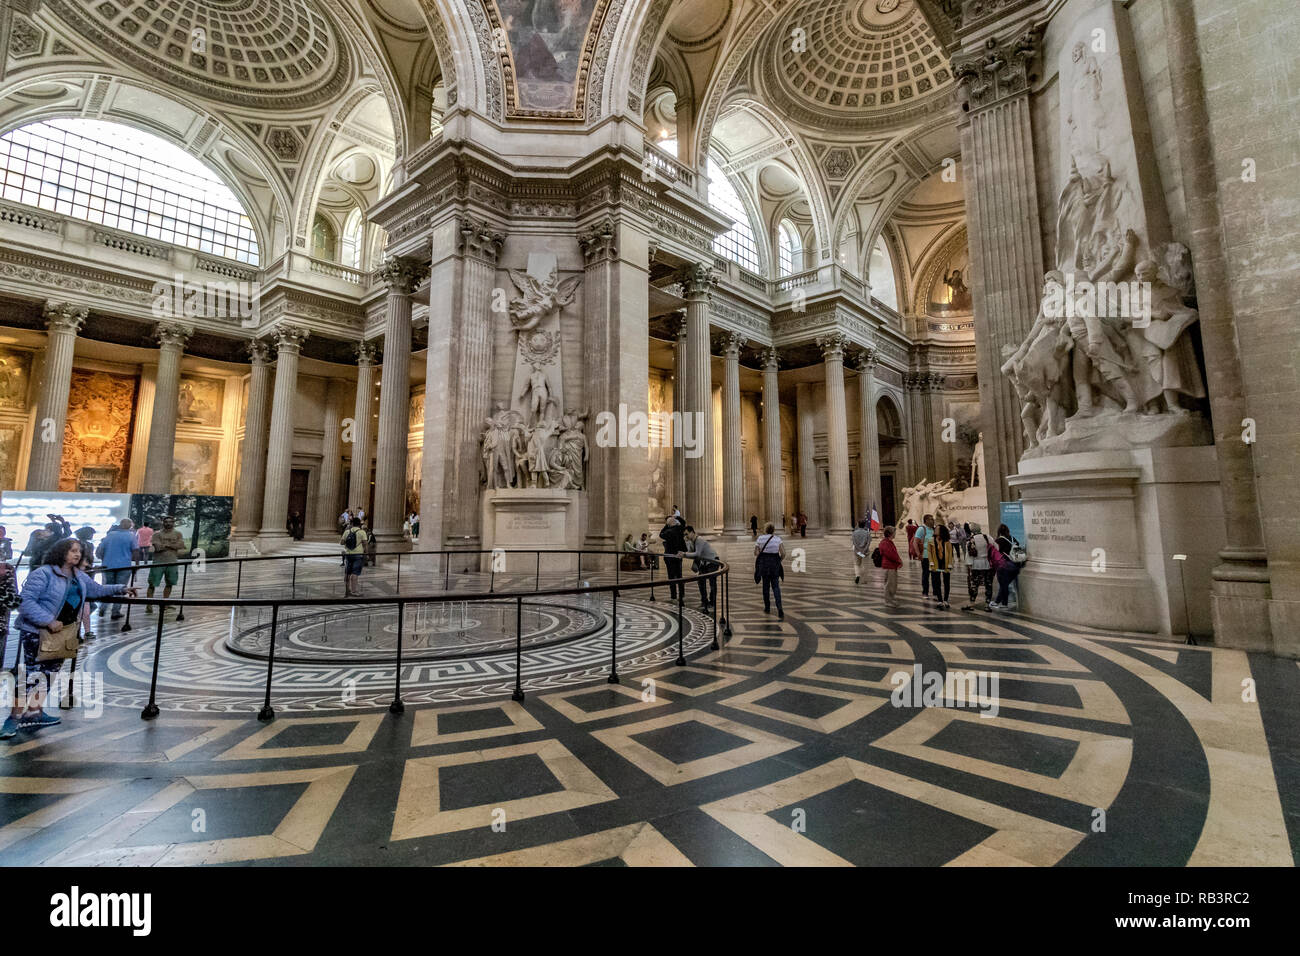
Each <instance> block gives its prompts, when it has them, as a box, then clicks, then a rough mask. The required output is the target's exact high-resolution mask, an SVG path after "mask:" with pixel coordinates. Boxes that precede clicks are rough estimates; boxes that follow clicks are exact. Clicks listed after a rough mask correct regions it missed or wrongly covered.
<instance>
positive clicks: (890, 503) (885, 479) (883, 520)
mask: <svg viewBox="0 0 1300 956" xmlns="http://www.w3.org/2000/svg"><path fill="white" fill-rule="evenodd" d="M895 517H896V515H895V514H894V476H893V475H881V476H880V524H881V526H882V527H883V526H884V525H887V524H894V518H895Z"/></svg>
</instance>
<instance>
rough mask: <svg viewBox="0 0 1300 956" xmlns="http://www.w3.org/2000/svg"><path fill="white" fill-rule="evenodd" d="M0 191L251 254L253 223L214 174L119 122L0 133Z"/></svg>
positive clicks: (156, 234)
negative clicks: (1, 185) (2, 134)
mask: <svg viewBox="0 0 1300 956" xmlns="http://www.w3.org/2000/svg"><path fill="white" fill-rule="evenodd" d="M0 178H3V182H4V187H3V190H2V191H0V195H2V196H3V198H5V199H7V200H9V201H11V202H19V203H24V204H26V205H28V206H36V207H38V208H40V209H45V210H48V211H50V212H55V213H61V214H63V215H65V216H72V217H74V218H76V219H83V220H86V221H88V222H93V223H98V224H100V225H103V226H108V227H110V228H112V229H121V230H123V231H125V232H132V233H135V234H136V235H140V236H148V237H149V238H150V239H157V240H160V241H162V242H170V243H174V244H175V245H178V246H185V247H187V248H190V249H197V250H198V251H199V252H207V253H211V254H213V255H218V256H224V257H226V258H227V259H237V260H238V261H240V262H247V263H249V264H250V265H258V264H259V263H260V255H259V252H258V248H257V237H256V235H255V234H254V232H253V224H252V222H251V221H250V219H249V217H248V213H247V212H246V211H245V210H244V207H243V205H242V204H241V203H240V202H239V200H238V199H237V198H236V197H235V194H234V193H232V192H231V191H230V189H229V188H228V187H227V186H226V184H225V183H223V182H222V181H221V180H220V179H219V178H218V177H217V175H216V174H215V173H214V172H212V170H210V169H208V168H207V167H206V166H204V165H203V164H202V163H201V162H199V160H197V159H196V158H195V157H193V156H191V155H190V154H189V153H187V152H185V151H184V150H183V149H180V148H179V147H176V146H173V145H172V144H171V143H169V142H167V141H166V140H163V139H160V138H158V137H157V136H153V135H151V134H149V133H143V132H141V131H139V130H137V129H133V128H132V127H130V126H123V125H121V124H119V123H105V122H101V121H99V120H86V119H58V120H49V121H47V122H41V123H32V124H30V125H28V126H24V127H22V128H21V129H16V130H11V131H10V132H8V133H6V134H5V135H4V136H0Z"/></svg>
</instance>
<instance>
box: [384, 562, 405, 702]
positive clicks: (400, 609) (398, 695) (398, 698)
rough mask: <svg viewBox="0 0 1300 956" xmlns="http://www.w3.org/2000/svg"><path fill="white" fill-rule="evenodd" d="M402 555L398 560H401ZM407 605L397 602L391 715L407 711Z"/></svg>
mask: <svg viewBox="0 0 1300 956" xmlns="http://www.w3.org/2000/svg"><path fill="white" fill-rule="evenodd" d="M401 557H402V556H401V555H400V554H399V555H398V556H397V559H398V560H399V561H400V560H401ZM405 613H406V604H405V602H402V601H398V602H397V680H396V685H395V687H394V689H393V702H392V703H391V704H389V705H388V712H389V713H390V714H400V713H402V712H404V711H405V710H406V705H405V704H403V703H402V625H403V623H405Z"/></svg>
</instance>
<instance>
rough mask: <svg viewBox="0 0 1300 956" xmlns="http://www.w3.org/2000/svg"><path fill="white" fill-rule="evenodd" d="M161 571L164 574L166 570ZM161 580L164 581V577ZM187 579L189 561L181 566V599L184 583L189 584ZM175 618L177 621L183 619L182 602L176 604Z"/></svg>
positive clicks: (183, 595) (188, 577)
mask: <svg viewBox="0 0 1300 956" xmlns="http://www.w3.org/2000/svg"><path fill="white" fill-rule="evenodd" d="M163 573H164V574H166V572H163ZM163 580H164V581H165V580H166V578H163ZM189 581H190V566H189V563H188V562H187V563H186V564H184V565H183V566H182V567H181V600H182V601H184V600H185V585H187V584H189ZM176 620H178V621H183V620H185V605H184V604H178V605H176Z"/></svg>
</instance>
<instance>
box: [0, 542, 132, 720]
mask: <svg viewBox="0 0 1300 956" xmlns="http://www.w3.org/2000/svg"><path fill="white" fill-rule="evenodd" d="M81 547H82V546H81V542H80V541H78V540H77V539H76V538H65V539H64V540H62V541H59V542H56V543H55V544H53V545H51V546H50V548H49V550H48V551H46V552H45V561H44V563H43V564H42V565H41V566H40V567H39V568H37V569H36V570H34V571H32V572H31V573H30V574H29V575H27V580H26V581H24V582H23V591H22V603H21V604H19V606H18V630H19V633H20V635H21V640H22V645H21V651H22V659H23V661H24V663H25V670H26V672H27V693H26V695H25V696H26V702H27V710H26V712H25V713H24V712H23V709H22V705H21V698H19V697H18V696H17V693H16V691H15V695H14V708H13V711H12V712H11V713H10V715H9V719H8V720H6V721H5V722H4V728H3V729H2V730H0V739H5V738H8V737H12V736H14V734H16V733H17V732H18V731H19V729H23V730H39V729H40V728H41V727H53V726H54V725H55V724H57V723H59V722H60V720H59V718H58V717H55V716H54V715H53V714H47V713H45V711H44V710H43V709H42V706H43V704H44V703H45V697H46V696H47V693H48V690H49V684H50V682H51V681H52V679H53V675H54V674H57V673H58V672H59V670H60V669H61V668H62V667H63V662H64V661H65V660H67V659H69V658H71V657H75V656H76V655H77V648H78V647H79V646H80V643H81V642H80V638H79V636H78V631H79V630H80V624H81V606H82V604H83V603H84V602H86V601H88V600H94V599H96V598H103V597H114V596H116V595H119V594H126V595H128V596H130V597H135V589H134V588H132V587H129V586H127V585H125V584H100V583H98V582H97V581H94V580H92V579H91V578H90V577H89V576H88V575H87V574H86V573H85V572H84V571H82V570H81V568H80V564H81ZM14 669H15V671H17V664H16V663H15V668H14ZM15 686H16V685H15Z"/></svg>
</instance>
